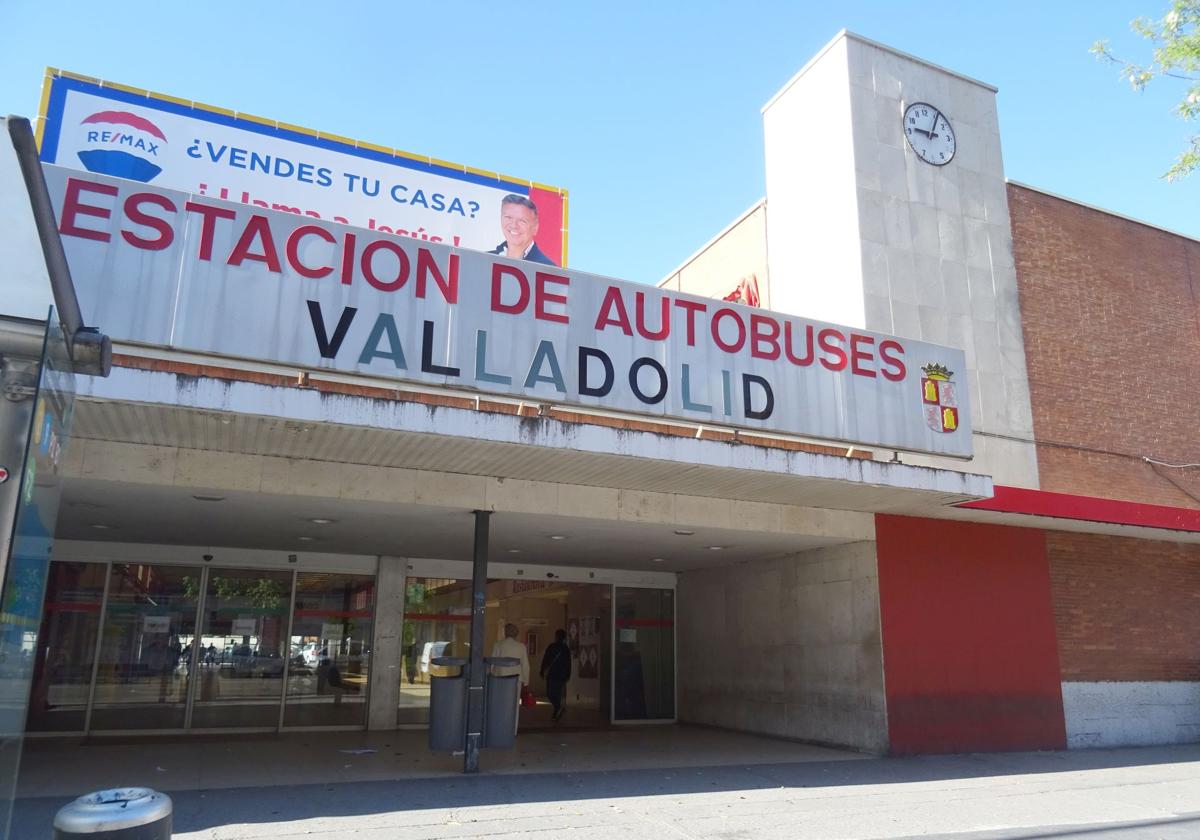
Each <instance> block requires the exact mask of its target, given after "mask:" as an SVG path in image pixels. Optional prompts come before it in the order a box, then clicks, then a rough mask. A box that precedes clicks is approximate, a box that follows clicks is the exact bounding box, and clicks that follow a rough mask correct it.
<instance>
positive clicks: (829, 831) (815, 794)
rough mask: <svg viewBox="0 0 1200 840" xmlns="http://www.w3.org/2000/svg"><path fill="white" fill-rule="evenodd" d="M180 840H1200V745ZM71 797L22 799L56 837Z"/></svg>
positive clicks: (325, 805) (594, 795)
mask: <svg viewBox="0 0 1200 840" xmlns="http://www.w3.org/2000/svg"><path fill="white" fill-rule="evenodd" d="M172 795H173V797H174V799H175V803H176V808H175V826H176V833H175V837H176V838H177V839H178V840H201V838H204V840H244V838H267V837H271V838H306V839H307V840H335V838H336V840H384V838H387V840H417V838H421V839H422V840H425V839H426V838H430V839H432V838H438V839H439V840H440V838H456V839H458V838H478V837H491V838H501V837H502V838H520V837H535V838H565V839H566V840H609V838H648V839H652V840H669V839H670V838H703V839H704V840H709V839H710V838H711V840H737V839H738V838H781V839H782V838H788V840H793V838H831V840H832V839H833V838H910V837H962V838H967V837H969V838H972V840H993V838H1021V839H1022V840H1033V839H1034V838H1039V840H1040V839H1041V838H1052V837H1053V838H1078V840H1108V838H1113V837H1122V838H1124V837H1139V838H1140V837H1145V838H1184V837H1188V838H1194V837H1198V836H1200V745H1188V746H1176V747H1160V748H1139V749H1126V750H1087V751H1074V752H1061V753H1010V754H994V755H965V756H939V757H927V758H913V759H879V760H865V761H833V762H826V761H816V762H802V763H773V764H741V765H736V766H733V765H726V766H695V765H693V766H687V767H675V768H665V767H664V768H658V769H635V770H617V771H611V770H610V771H581V772H559V773H531V774H521V773H513V772H509V773H488V774H482V775H479V776H474V777H463V776H454V777H450V776H443V777H441V778H425V779H410V780H399V781H360V782H341V783H327V784H309V785H277V786H272V787H255V788H241V789H237V790H219V791H218V790H191V791H183V792H178V793H173V794H172ZM61 803H62V799H61V798H56V797H49V798H36V799H25V800H21V801H20V802H19V803H18V807H17V814H16V818H15V825H14V828H15V831H14V835H13V836H14V837H20V838H31V840H32V839H33V838H40V837H46V836H48V830H47V828H46V827H47V826H49V824H50V820H51V817H52V815H53V813H54V810H55V809H56V808H57V807H58V806H59V805H60V804H61Z"/></svg>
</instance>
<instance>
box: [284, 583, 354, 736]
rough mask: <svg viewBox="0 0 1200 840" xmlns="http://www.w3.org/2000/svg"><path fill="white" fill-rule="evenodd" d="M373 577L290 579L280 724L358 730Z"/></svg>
mask: <svg viewBox="0 0 1200 840" xmlns="http://www.w3.org/2000/svg"><path fill="white" fill-rule="evenodd" d="M374 606H375V577H374V576H373V575H346V574H324V573H321V572H307V573H301V574H299V575H297V576H296V606H295V609H294V610H293V612H292V629H291V632H290V644H289V648H290V653H289V656H290V659H289V661H288V677H287V684H288V685H287V705H286V708H285V709H284V714H283V725H284V726H363V725H364V724H366V722H367V721H366V710H367V685H368V683H367V679H368V676H369V666H370V653H371V627H372V624H373V622H372V618H373V616H374Z"/></svg>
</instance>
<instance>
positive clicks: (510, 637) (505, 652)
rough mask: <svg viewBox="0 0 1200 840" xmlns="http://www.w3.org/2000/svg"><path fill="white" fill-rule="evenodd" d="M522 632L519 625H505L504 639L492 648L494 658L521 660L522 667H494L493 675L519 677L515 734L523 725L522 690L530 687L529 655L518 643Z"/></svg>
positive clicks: (523, 646) (514, 722)
mask: <svg viewBox="0 0 1200 840" xmlns="http://www.w3.org/2000/svg"><path fill="white" fill-rule="evenodd" d="M519 632H520V631H519V630H517V625H515V624H512V623H511V622H510V623H509V624H505V625H504V638H503V639H501V640H500V641H498V642H496V644H494V645H493V646H492V656H510V657H512V658H513V659H519V660H520V662H521V664H520V665H513V666H507V665H493V666H492V675H493V676H497V677H511V676H516V677H518V680H517V719H516V720H515V721H513V733H514V734H515V733H516V731H517V727H518V726H519V725H520V723H521V689H523V688H524V687H525V686H527V685H529V655H528V654H527V653H526V652H525V645H523V644H521V643H520V642H519V641H517V635H518V633H519Z"/></svg>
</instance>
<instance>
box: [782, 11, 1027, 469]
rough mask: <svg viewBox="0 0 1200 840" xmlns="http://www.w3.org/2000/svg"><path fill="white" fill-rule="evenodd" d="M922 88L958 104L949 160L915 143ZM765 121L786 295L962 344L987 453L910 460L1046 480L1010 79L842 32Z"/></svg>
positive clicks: (818, 313)
mask: <svg viewBox="0 0 1200 840" xmlns="http://www.w3.org/2000/svg"><path fill="white" fill-rule="evenodd" d="M915 102H925V103H929V104H930V105H933V106H934V107H936V108H938V109H939V110H940V111H941V112H942V113H943V114H944V116H945V117H946V118H947V119H948V120H949V122H950V124H951V126H952V129H953V131H954V134H955V138H956V151H955V154H954V157H953V159H952V160H951V162H950V163H948V164H946V165H944V166H933V165H931V164H928V163H926V162H924V161H923V160H921V159H920V158H919V157H918V156H917V155H916V154H915V153H914V152H913V150H912V149H911V148H910V147H909V145H908V143H907V141H906V139H905V135H904V130H903V122H902V116H903V112H904V109H905V108H906V107H907V106H908V105H910V104H912V103H915ZM763 129H764V141H765V150H766V185H767V262H768V273H769V282H770V300H771V306H772V308H773V309H776V310H779V311H782V312H787V313H791V314H795V315H799V316H803V317H806V318H814V319H817V320H824V321H832V322H834V323H841V324H846V325H849V326H856V327H865V328H866V329H869V330H875V331H879V332H884V333H892V334H895V335H899V336H901V337H905V338H913V339H921V340H924V341H930V342H934V343H937V344H947V345H950V346H953V347H958V348H961V349H962V350H963V351H964V352H965V353H966V359H967V369H966V370H965V371H961V372H955V379H956V380H957V381H959V382H961V383H963V385H964V386H966V388H967V390H968V391H969V393H970V398H971V401H972V406H973V410H972V417H973V420H972V432H973V434H974V450H975V459H974V461H972V462H971V463H970V464H969V465H964V464H963V463H962V462H956V461H951V460H948V459H941V458H933V457H923V456H920V457H918V456H911V455H908V456H905V457H904V460H905V462H907V463H919V464H927V465H930V466H938V467H944V468H950V469H964V468H966V469H970V470H971V471H972V472H984V473H988V474H991V475H992V476H993V477H994V479H995V481H996V483H997V484H1007V485H1013V486H1020V487H1037V486H1038V474H1037V460H1036V455H1035V450H1034V446H1033V443H1032V437H1033V421H1032V417H1031V410H1030V399H1029V379H1028V374H1027V371H1026V365H1025V348H1024V343H1023V339H1022V332H1021V313H1020V306H1019V302H1018V298H1017V278H1016V271H1015V268H1014V262H1013V246H1012V229H1011V222H1010V219H1009V209H1008V197H1007V193H1006V189H1005V181H1004V165H1003V161H1002V160H1001V156H1000V132H999V122H998V119H997V114H996V89H995V88H993V87H991V86H989V85H986V84H983V83H981V82H978V81H975V80H974V79H970V78H967V77H965V76H962V75H960V74H957V73H954V72H951V71H949V70H945V69H943V68H941V67H937V66H935V65H932V64H929V63H928V62H925V61H922V60H920V59H917V58H914V57H912V56H909V55H906V54H904V53H901V52H898V51H896V50H893V49H891V48H889V47H885V46H883V45H881V44H877V43H874V42H872V41H869V40H866V39H864V38H861V37H859V36H857V35H854V34H852V33H847V32H843V33H841V34H839V35H838V36H837V37H836V38H834V40H833V41H832V42H830V44H829V45H828V46H826V47H825V49H824V50H822V51H821V52H820V53H819V54H818V55H817V56H816V57H815V58H814V59H813V60H812V61H811V62H809V63H808V65H806V66H805V67H804V68H803V69H802V70H801V71H800V72H799V73H798V74H797V75H796V76H795V77H794V78H793V79H792V80H791V81H790V82H788V84H787V85H785V86H784V88H783V90H781V91H780V92H779V93H778V94H777V95H776V96H775V97H774V98H773V99H772V100H771V101H770V102H768V103H767V105H766V106H765V107H764V108H763ZM928 361H936V360H932V359H930V360H926V359H911V360H910V364H915V365H921V364H924V363H926V362H928Z"/></svg>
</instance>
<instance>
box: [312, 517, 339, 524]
mask: <svg viewBox="0 0 1200 840" xmlns="http://www.w3.org/2000/svg"><path fill="white" fill-rule="evenodd" d="M308 521H309V522H311V523H312V524H314V525H332V524H333V523H334V522H337V520H336V519H323V518H321V517H319V516H316V517H313V518H312V519H309V520H308Z"/></svg>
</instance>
